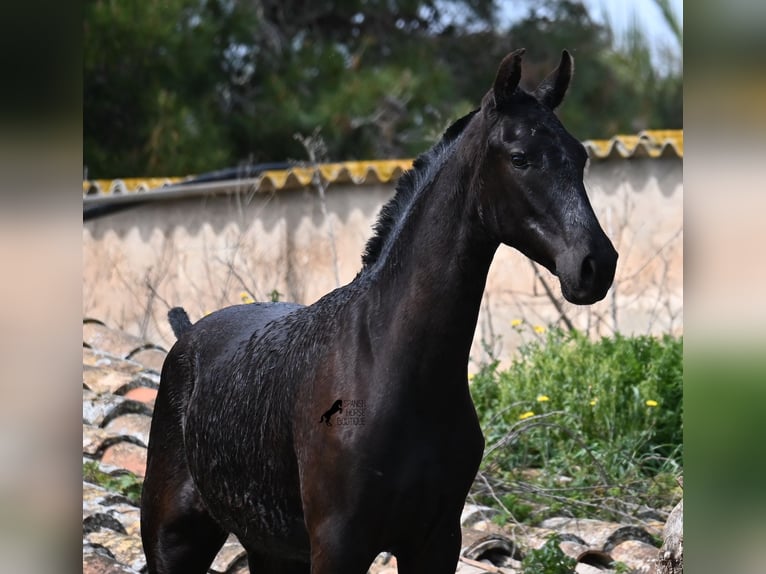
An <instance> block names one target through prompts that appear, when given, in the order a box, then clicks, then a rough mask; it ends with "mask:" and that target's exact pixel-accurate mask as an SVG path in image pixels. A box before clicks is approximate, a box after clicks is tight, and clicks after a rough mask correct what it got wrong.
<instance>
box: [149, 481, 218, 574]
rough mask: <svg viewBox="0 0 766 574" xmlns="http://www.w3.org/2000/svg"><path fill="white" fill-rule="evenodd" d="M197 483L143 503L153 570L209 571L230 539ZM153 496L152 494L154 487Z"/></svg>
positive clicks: (159, 573)
mask: <svg viewBox="0 0 766 574" xmlns="http://www.w3.org/2000/svg"><path fill="white" fill-rule="evenodd" d="M192 488H193V487H190V485H188V484H185V485H182V486H180V488H178V491H177V492H175V493H173V492H168V491H166V492H164V493H162V495H161V497H160V498H159V499H157V498H155V499H154V501H153V502H149V503H146V504H145V505H144V504H142V507H143V508H145V509H147V510H148V507H150V506H153V508H151V510H149V512H147V513H146V515H147V518H146V519H144V518H143V517H142V521H141V522H142V524H141V538H142V540H143V543H144V551H145V553H146V561H147V566H148V573H149V574H181V573H189V574H197V573H198V574H205V573H206V572H207V571H208V568H209V566H210V564H211V563H212V562H213V559H214V558H215V557H216V554H218V551H219V550H220V549H221V547H222V546H223V544H224V542H225V541H226V537H227V532H226V531H225V530H223V529H222V528H221V527H220V526H218V524H217V523H216V522H215V521H214V520H213V518H212V517H211V516H210V515H209V514H208V513H207V511H206V510H205V508H204V506H203V505H202V502H201V500H200V499H199V495H198V494H197V493H196V492H194V491H192ZM149 496H151V491H150V494H149Z"/></svg>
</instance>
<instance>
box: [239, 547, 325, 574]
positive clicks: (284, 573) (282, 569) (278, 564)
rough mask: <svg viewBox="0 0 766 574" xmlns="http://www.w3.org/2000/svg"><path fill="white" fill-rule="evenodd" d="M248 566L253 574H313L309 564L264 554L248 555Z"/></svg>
mask: <svg viewBox="0 0 766 574" xmlns="http://www.w3.org/2000/svg"><path fill="white" fill-rule="evenodd" d="M247 565H248V568H249V569H250V572H251V574H311V565H310V564H309V563H308V562H298V561H296V560H287V559H283V558H277V557H274V556H269V555H267V554H262V553H259V552H250V551H248V553H247Z"/></svg>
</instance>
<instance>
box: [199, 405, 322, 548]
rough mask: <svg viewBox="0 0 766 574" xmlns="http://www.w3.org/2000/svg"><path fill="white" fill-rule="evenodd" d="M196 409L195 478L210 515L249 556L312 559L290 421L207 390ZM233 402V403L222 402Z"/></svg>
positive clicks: (266, 409)
mask: <svg viewBox="0 0 766 574" xmlns="http://www.w3.org/2000/svg"><path fill="white" fill-rule="evenodd" d="M195 395H196V396H195V397H194V398H193V400H192V402H191V403H190V406H189V410H188V414H187V418H186V425H185V432H184V437H185V443H186V457H187V462H188V465H189V471H190V473H191V475H192V478H193V480H194V483H195V486H196V488H197V490H198V491H199V493H200V495H201V497H202V500H203V501H204V503H205V506H206V507H207V510H208V511H209V512H210V514H211V515H212V516H213V517H214V518H215V519H216V521H217V522H218V523H219V524H220V525H221V526H222V527H223V528H225V529H226V530H228V531H229V532H233V533H234V534H235V535H236V536H237V537H238V538H239V539H240V541H241V542H242V544H243V545H244V546H245V547H246V548H247V549H248V550H249V551H258V552H264V553H268V554H274V555H280V556H285V557H290V558H292V559H301V558H303V557H305V558H306V559H308V556H309V544H308V535H307V533H306V527H305V523H304V519H303V509H302V505H301V497H300V489H299V486H298V482H299V479H298V470H297V462H296V460H295V455H294V451H293V444H292V433H291V432H290V430H289V424H288V421H287V420H285V418H286V417H280V416H274V415H273V413H268V412H267V411H268V408H264V407H268V406H269V401H266V402H265V404H260V405H258V404H257V403H255V405H254V406H252V407H250V406H249V405H251V404H253V402H252V401H249V400H248V399H247V398H246V397H244V396H237V393H236V392H233V393H229V394H226V393H221V392H217V393H212V392H210V393H208V392H205V391H204V390H200V392H199V393H195ZM222 397H225V398H222Z"/></svg>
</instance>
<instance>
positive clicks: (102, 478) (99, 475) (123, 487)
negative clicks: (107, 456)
mask: <svg viewBox="0 0 766 574" xmlns="http://www.w3.org/2000/svg"><path fill="white" fill-rule="evenodd" d="M82 478H83V480H84V481H86V482H90V483H93V484H97V485H99V486H102V487H104V488H105V489H107V490H111V491H112V492H117V493H119V494H122V495H123V496H125V497H126V498H127V499H128V500H130V501H131V502H132V503H133V504H136V505H137V504H139V502H140V501H141V487H142V485H143V481H142V480H141V479H140V478H138V477H137V476H136V475H135V474H133V473H132V472H127V471H126V472H124V473H121V474H119V475H116V476H112V475H111V474H107V473H105V472H103V471H102V470H101V469H99V467H98V463H97V462H95V461H88V462H84V463H83V465H82Z"/></svg>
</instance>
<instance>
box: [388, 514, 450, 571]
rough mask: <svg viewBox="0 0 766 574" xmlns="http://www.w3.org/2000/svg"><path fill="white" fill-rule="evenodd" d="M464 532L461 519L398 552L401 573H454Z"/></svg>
mask: <svg viewBox="0 0 766 574" xmlns="http://www.w3.org/2000/svg"><path fill="white" fill-rule="evenodd" d="M461 540H462V533H461V531H460V522H459V520H458V521H457V522H456V523H455V525H454V526H452V527H450V526H443V527H441V528H438V529H436V530H434V531H433V532H431V535H430V536H429V537H428V539H427V540H426V541H425V543H424V544H423V545H422V546H420V547H418V548H415V547H412V548H409V549H407V550H404V551H401V552H397V553H396V563H397V567H398V570H399V574H416V573H420V572H429V573H432V574H454V572H455V569H456V568H457V562H458V559H459V558H460V543H461Z"/></svg>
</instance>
